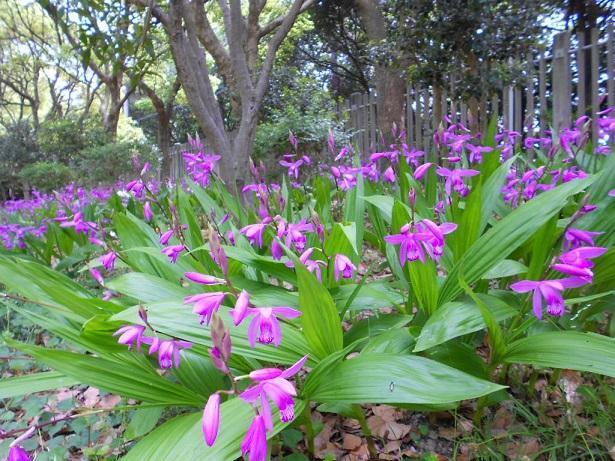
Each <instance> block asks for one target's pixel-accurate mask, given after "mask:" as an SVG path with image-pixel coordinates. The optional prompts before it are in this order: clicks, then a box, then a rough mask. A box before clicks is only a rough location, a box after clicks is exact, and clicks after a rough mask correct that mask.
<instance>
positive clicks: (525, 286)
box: [510, 280, 538, 293]
mask: <svg viewBox="0 0 615 461" xmlns="http://www.w3.org/2000/svg"><path fill="white" fill-rule="evenodd" d="M536 287H538V282H536V281H534V280H521V281H520V282H516V283H513V284H512V285H510V289H511V290H513V291H516V292H517V293H527V292H528V291H532V290H534V289H535V288H536Z"/></svg>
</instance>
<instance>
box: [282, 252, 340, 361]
mask: <svg viewBox="0 0 615 461" xmlns="http://www.w3.org/2000/svg"><path fill="white" fill-rule="evenodd" d="M293 260H294V263H295V271H296V273H297V286H298V288H299V310H301V312H302V313H303V314H302V315H301V317H300V319H301V323H302V325H303V334H304V336H305V339H306V341H307V343H308V345H309V346H310V350H311V351H312V352H313V356H312V357H311V358H312V359H314V358H318V359H323V358H325V357H326V356H328V355H330V354H332V353H334V352H336V351H339V350H340V349H342V345H343V342H344V340H343V336H342V325H341V322H340V316H339V314H338V311H337V307H336V305H335V302H334V301H333V298H332V297H331V294H330V293H329V291H328V290H327V289H326V288H325V287H324V286H323V285H322V284H321V283H320V282H319V281H318V280H317V279H316V277H315V276H314V275H313V274H311V273H310V272H309V271H308V270H307V269H306V268H305V266H304V265H303V264H301V262H300V261H299V259H298V258H296V257H293Z"/></svg>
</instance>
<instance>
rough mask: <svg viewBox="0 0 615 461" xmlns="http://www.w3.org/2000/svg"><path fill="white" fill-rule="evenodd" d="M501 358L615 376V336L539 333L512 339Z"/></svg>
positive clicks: (579, 333) (540, 365)
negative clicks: (516, 339) (513, 340)
mask: <svg viewBox="0 0 615 461" xmlns="http://www.w3.org/2000/svg"><path fill="white" fill-rule="evenodd" d="M504 361H505V362H508V363H526V364H530V365H536V366H539V367H551V368H562V369H570V370H579V371H590V372H592V373H598V374H601V375H606V376H611V377H615V339H614V338H608V337H606V336H602V335H597V334H594V333H581V332H579V331H550V332H546V333H539V334H537V335H533V336H529V337H527V338H523V339H520V340H518V341H515V342H514V343H512V344H511V345H510V346H509V347H508V352H507V353H506V355H505V356H504Z"/></svg>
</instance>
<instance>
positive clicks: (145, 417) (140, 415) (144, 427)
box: [124, 407, 164, 440]
mask: <svg viewBox="0 0 615 461" xmlns="http://www.w3.org/2000/svg"><path fill="white" fill-rule="evenodd" d="M163 411H164V408H163V407H144V408H138V409H137V410H135V412H134V413H133V415H132V417H131V418H130V423H128V427H126V432H124V438H125V439H126V440H134V439H136V438H139V437H143V436H144V435H145V434H147V433H149V432H151V430H152V429H154V427H156V424H158V420H159V419H160V417H161V416H162V412H163Z"/></svg>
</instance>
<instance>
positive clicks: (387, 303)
mask: <svg viewBox="0 0 615 461" xmlns="http://www.w3.org/2000/svg"><path fill="white" fill-rule="evenodd" d="M357 287H358V285H357V284H354V283H350V284H347V285H341V286H339V287H336V288H331V296H333V299H334V300H335V303H336V304H337V307H338V310H340V311H341V310H342V309H344V308H345V307H346V304H347V302H348V300H350V299H351V297H352V296H353V295H354V297H353V298H352V301H351V303H350V305H349V306H348V310H351V311H354V310H378V309H382V308H383V307H393V306H397V305H400V304H403V303H404V302H405V298H404V296H402V294H401V293H399V291H397V290H396V289H394V287H393V286H391V284H390V283H387V282H370V283H364V284H363V285H361V286H360V288H358V291H356V292H355V290H357Z"/></svg>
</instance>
